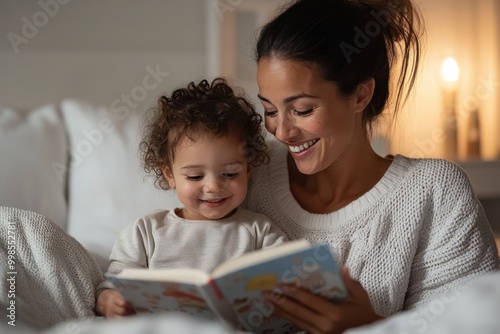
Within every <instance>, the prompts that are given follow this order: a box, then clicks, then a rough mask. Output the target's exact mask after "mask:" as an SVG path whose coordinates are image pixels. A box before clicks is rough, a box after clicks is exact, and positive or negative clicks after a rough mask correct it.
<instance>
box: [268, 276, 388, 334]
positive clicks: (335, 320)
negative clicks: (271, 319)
mask: <svg viewBox="0 0 500 334" xmlns="http://www.w3.org/2000/svg"><path fill="white" fill-rule="evenodd" d="M342 276H343V278H344V283H345V285H346V288H347V290H348V292H349V297H348V298H347V299H346V300H345V301H342V302H339V303H332V302H330V301H329V300H327V299H325V298H323V297H321V296H318V295H314V294H312V293H310V292H309V291H306V290H304V289H300V288H297V287H293V286H284V287H282V290H283V293H284V294H283V295H278V294H274V293H267V294H265V297H266V299H268V300H269V301H270V302H271V303H272V305H273V306H274V308H275V310H274V312H275V314H277V315H279V316H281V317H283V318H285V319H287V320H288V321H290V322H291V323H293V324H295V325H296V326H298V327H300V328H301V329H303V330H305V331H307V332H308V333H310V334H327V333H328V334H337V333H342V332H344V331H345V330H347V329H349V328H353V327H357V326H362V325H365V324H370V323H372V322H375V321H377V320H380V319H382V317H381V316H379V315H378V314H376V313H375V311H374V310H373V308H372V306H371V303H370V299H369V297H368V294H367V293H366V291H365V289H363V287H362V286H361V284H360V283H359V282H357V281H354V280H353V279H351V277H350V276H349V272H348V270H347V268H342Z"/></svg>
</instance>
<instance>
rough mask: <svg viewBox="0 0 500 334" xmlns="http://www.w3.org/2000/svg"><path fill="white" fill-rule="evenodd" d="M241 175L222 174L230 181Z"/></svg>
mask: <svg viewBox="0 0 500 334" xmlns="http://www.w3.org/2000/svg"><path fill="white" fill-rule="evenodd" d="M238 174H239V173H222V176H224V177H225V178H228V179H234V178H235V177H237V176H238Z"/></svg>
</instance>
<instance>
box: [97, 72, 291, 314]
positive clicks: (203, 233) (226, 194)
mask: <svg viewBox="0 0 500 334" xmlns="http://www.w3.org/2000/svg"><path fill="white" fill-rule="evenodd" d="M261 122H262V117H261V116H260V115H259V114H258V113H256V112H255V109H254V108H253V106H252V105H251V103H249V102H248V101H247V100H246V99H245V98H244V97H243V96H240V95H238V94H236V93H235V92H234V90H233V89H232V88H231V87H230V86H229V85H228V84H227V82H226V81H225V80H224V79H221V78H218V79H215V80H214V81H213V82H212V83H211V84H210V83H208V82H207V81H206V80H203V81H201V82H200V83H198V84H195V83H194V82H191V83H190V84H189V85H188V86H187V87H186V88H181V89H177V90H175V91H174V92H173V93H172V94H171V95H170V96H161V97H160V98H159V100H158V105H157V106H156V107H155V108H153V109H151V110H150V113H149V117H148V119H147V120H146V124H145V129H144V138H143V141H142V142H141V144H140V148H141V152H142V156H143V163H144V168H145V171H146V172H148V173H150V172H152V173H154V175H155V176H156V184H157V185H158V186H159V187H160V188H162V189H165V190H167V189H175V190H176V194H177V196H178V198H179V201H180V202H181V203H182V205H183V206H182V207H181V208H175V209H173V210H161V211H156V212H153V213H150V214H148V215H146V216H145V217H142V218H140V219H139V220H138V221H136V222H135V223H133V224H131V225H129V226H128V227H127V228H125V229H124V230H123V231H122V232H121V233H120V235H119V237H118V239H117V240H116V242H115V245H114V246H113V250H112V252H111V256H110V266H109V268H108V273H118V272H120V271H121V270H122V269H123V268H149V269H158V268H198V269H202V270H205V271H207V272H209V271H211V270H212V269H214V268H215V267H216V266H217V265H218V264H220V263H222V262H224V261H226V260H228V259H231V258H234V257H237V256H240V255H242V254H244V253H247V252H251V251H254V250H257V249H261V248H265V247H270V246H275V245H278V244H281V243H283V242H284V240H285V237H284V236H283V234H282V232H281V231H280V230H279V229H278V228H277V227H276V226H274V225H272V224H271V222H270V221H269V219H268V218H267V217H266V216H264V215H262V214H258V213H255V212H250V211H247V210H244V209H242V208H240V207H239V205H240V204H241V203H242V202H243V200H244V199H245V196H246V193H247V183H248V177H249V173H250V171H251V169H252V167H257V166H259V165H261V164H265V163H267V162H268V161H269V157H268V150H267V146H266V143H265V140H264V138H263V136H262V134H261ZM96 295H97V301H96V310H97V311H98V312H99V313H100V314H102V315H104V316H106V317H116V316H126V315H131V314H134V310H133V307H132V305H131V304H130V303H128V302H127V301H125V300H124V299H123V297H122V296H121V295H120V294H119V293H118V292H117V291H116V290H114V289H113V286H112V285H111V284H110V282H108V281H105V282H103V283H101V284H100V286H99V287H98V289H97V294H96Z"/></svg>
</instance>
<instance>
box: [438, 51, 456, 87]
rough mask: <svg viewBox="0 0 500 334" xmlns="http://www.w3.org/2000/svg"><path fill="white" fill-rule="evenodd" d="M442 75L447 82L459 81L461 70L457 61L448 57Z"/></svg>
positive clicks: (442, 68) (442, 67)
mask: <svg viewBox="0 0 500 334" xmlns="http://www.w3.org/2000/svg"><path fill="white" fill-rule="evenodd" d="M441 74H442V76H443V80H444V81H445V82H450V83H455V82H457V81H458V76H459V74H460V70H459V68H458V64H457V62H456V61H455V59H453V58H451V57H448V58H446V59H445V60H444V62H443V65H442V66H441Z"/></svg>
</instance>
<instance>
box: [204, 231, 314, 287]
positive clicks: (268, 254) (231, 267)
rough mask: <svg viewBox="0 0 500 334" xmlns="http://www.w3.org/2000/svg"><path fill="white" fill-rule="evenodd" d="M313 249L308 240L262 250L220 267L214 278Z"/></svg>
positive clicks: (214, 272) (213, 273)
mask: <svg viewBox="0 0 500 334" xmlns="http://www.w3.org/2000/svg"><path fill="white" fill-rule="evenodd" d="M310 247H311V243H310V242H309V241H307V240H297V241H289V242H286V243H284V244H282V245H280V246H277V247H273V248H266V249H261V250H258V251H255V252H252V253H247V254H244V255H242V256H240V257H238V258H236V259H232V260H229V261H226V262H224V263H222V264H221V265H219V266H218V267H217V268H215V270H214V271H213V272H212V277H214V278H217V277H220V276H224V275H226V274H228V273H230V272H232V271H238V270H240V269H242V268H246V267H248V266H251V265H253V264H256V263H261V262H266V261H270V260H272V259H275V258H279V257H282V256H284V255H286V254H290V253H295V252H297V251H299V250H303V249H307V248H310Z"/></svg>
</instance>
